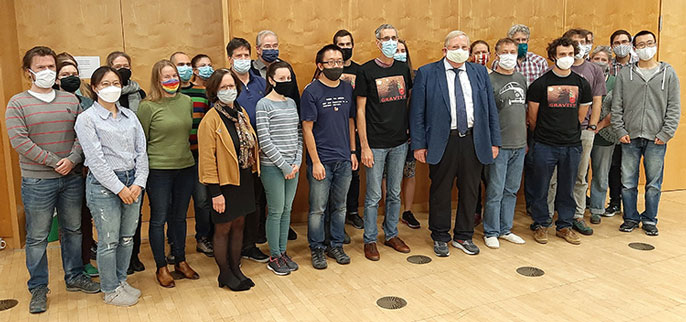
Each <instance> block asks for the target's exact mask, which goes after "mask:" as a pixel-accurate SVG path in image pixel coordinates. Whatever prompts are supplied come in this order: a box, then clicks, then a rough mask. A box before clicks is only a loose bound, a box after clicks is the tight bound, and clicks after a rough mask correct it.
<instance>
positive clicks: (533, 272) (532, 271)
mask: <svg viewBox="0 0 686 322" xmlns="http://www.w3.org/2000/svg"><path fill="white" fill-rule="evenodd" d="M517 273H519V274H520V275H524V276H528V277H539V276H543V274H545V272H544V271H543V270H542V269H540V268H538V267H532V266H522V267H520V268H517Z"/></svg>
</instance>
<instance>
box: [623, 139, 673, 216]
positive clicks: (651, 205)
mask: <svg viewBox="0 0 686 322" xmlns="http://www.w3.org/2000/svg"><path fill="white" fill-rule="evenodd" d="M666 151H667V145H666V144H663V145H657V144H655V142H653V141H651V140H646V139H643V138H638V139H631V143H629V144H622V203H624V221H633V222H639V221H641V222H643V223H644V224H646V223H648V224H654V225H656V224H657V207H658V204H659V203H660V195H661V193H662V192H661V189H662V172H663V170H664V165H665V152H666ZM641 156H643V167H645V171H646V186H645V187H646V189H645V190H646V191H645V211H644V212H643V213H641V214H639V213H638V209H637V205H636V203H637V200H638V175H639V163H640V161H641Z"/></svg>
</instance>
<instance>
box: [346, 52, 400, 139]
mask: <svg viewBox="0 0 686 322" xmlns="http://www.w3.org/2000/svg"><path fill="white" fill-rule="evenodd" d="M411 88H412V79H411V77H410V68H409V67H407V64H406V63H403V62H400V61H397V60H395V61H393V65H391V66H390V67H387V68H383V67H381V66H379V65H378V64H377V63H376V62H375V61H374V60H373V59H372V60H370V61H368V62H366V63H365V64H364V65H362V66H360V70H359V73H358V74H357V79H356V81H355V96H365V97H367V105H366V106H365V110H366V113H365V118H366V121H367V142H368V143H369V147H371V148H376V149H386V148H392V147H396V146H398V145H400V144H402V143H405V142H407V139H408V135H407V129H408V120H407V119H408V117H407V116H408V115H407V111H408V106H407V102H408V98H409V91H410V89H411Z"/></svg>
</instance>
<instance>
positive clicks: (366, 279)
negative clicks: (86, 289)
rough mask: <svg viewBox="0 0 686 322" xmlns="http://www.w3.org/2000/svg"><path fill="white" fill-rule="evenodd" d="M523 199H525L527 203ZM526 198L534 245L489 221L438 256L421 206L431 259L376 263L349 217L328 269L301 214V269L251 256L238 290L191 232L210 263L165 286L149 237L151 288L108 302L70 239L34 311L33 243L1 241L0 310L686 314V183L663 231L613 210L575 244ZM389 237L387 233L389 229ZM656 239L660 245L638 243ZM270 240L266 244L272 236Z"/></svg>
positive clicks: (422, 246) (146, 279) (414, 243)
mask: <svg viewBox="0 0 686 322" xmlns="http://www.w3.org/2000/svg"><path fill="white" fill-rule="evenodd" d="M520 208H521V206H520ZM520 208H518V211H517V214H516V219H515V227H514V232H515V233H517V234H519V235H520V236H522V237H524V239H526V242H527V243H526V245H513V244H510V243H508V242H505V241H502V242H501V248H500V249H497V250H492V249H487V248H486V247H485V246H484V244H483V229H482V227H478V228H477V232H476V233H475V236H474V241H475V243H476V244H477V245H478V246H479V247H480V248H481V254H479V255H478V256H467V255H465V254H464V253H462V252H461V251H459V250H457V249H455V248H452V247H451V255H450V257H448V258H437V257H435V256H434V255H433V251H432V242H431V239H430V236H429V232H428V230H427V229H426V217H427V214H425V213H423V214H419V218H420V220H421V222H422V228H421V229H420V230H411V229H409V228H407V226H404V225H402V227H401V228H400V236H401V237H402V238H403V239H404V240H405V241H406V242H407V243H408V244H409V245H410V247H411V248H412V253H411V254H410V255H416V254H422V255H428V256H430V257H431V258H432V259H433V261H432V262H431V263H428V264H424V265H416V264H411V263H409V262H407V260H406V258H407V256H408V255H406V254H400V253H396V252H394V251H392V250H390V249H389V248H388V247H385V246H380V252H381V260H380V261H379V262H371V261H368V260H366V259H365V258H364V254H363V252H362V231H361V230H356V229H353V228H351V227H350V226H346V227H347V228H346V229H347V231H348V232H349V233H351V235H352V238H353V243H352V245H350V246H347V247H346V251H347V252H348V254H350V255H351V257H352V263H351V264H350V265H347V266H341V265H337V264H336V263H335V262H333V261H331V260H329V268H328V269H326V270H323V271H315V270H314V269H313V268H312V266H311V264H310V255H309V250H308V248H307V242H306V235H305V234H306V229H307V227H306V225H305V224H299V225H295V228H296V230H297V231H298V233H299V234H300V235H299V237H298V240H296V241H295V242H292V243H290V244H289V253H290V254H291V255H292V256H293V257H294V259H295V260H296V261H297V262H298V263H299V264H300V270H298V271H297V272H294V273H293V274H291V275H290V276H286V277H279V276H276V275H274V274H273V273H271V272H270V271H268V270H267V269H266V268H265V264H258V263H255V262H251V261H247V260H245V261H244V262H243V270H244V271H245V273H246V275H248V276H250V277H252V279H253V280H254V281H255V283H256V284H257V286H256V287H254V288H253V289H252V290H250V291H248V292H242V293H234V292H231V291H229V290H227V289H220V288H218V287H217V281H216V276H217V268H216V266H215V263H214V260H213V259H211V258H208V257H205V256H204V255H202V254H199V253H196V252H195V241H194V240H193V238H189V239H188V242H187V245H188V247H187V248H188V249H189V251H188V256H187V257H188V261H189V263H190V264H191V265H192V266H193V267H194V268H195V269H196V270H197V271H198V272H199V274H200V276H201V277H200V279H199V280H196V281H190V280H180V281H177V284H176V285H177V286H176V288H173V289H164V288H162V287H159V286H158V285H157V284H156V282H155V279H154V263H153V260H152V254H151V251H150V247H149V245H148V244H147V243H145V244H144V245H143V247H142V251H141V253H142V254H141V255H142V260H143V262H144V263H145V264H146V266H147V267H148V269H147V270H145V271H144V272H142V273H136V274H135V275H133V276H130V277H129V282H130V283H131V284H132V285H134V286H136V287H138V288H140V289H141V290H142V291H143V296H142V297H141V299H140V301H139V302H138V304H137V305H135V306H133V307H130V308H117V307H113V306H109V305H105V304H103V302H102V295H101V294H98V295H87V294H83V293H69V292H66V290H65V287H64V282H63V275H62V274H63V273H62V268H61V262H60V260H59V256H60V255H59V248H58V247H57V246H53V245H56V244H51V246H50V248H49V263H50V272H51V275H50V288H51V290H52V291H51V293H50V294H49V296H48V298H49V301H48V304H49V308H48V311H47V312H46V313H43V314H41V315H33V316H32V315H29V314H28V303H29V299H30V294H29V293H28V292H27V291H26V280H27V278H28V273H27V271H26V267H25V264H24V260H25V256H24V252H23V251H22V250H5V251H1V252H0V299H5V298H14V299H17V300H18V301H19V305H17V306H16V307H14V308H12V309H10V310H7V311H2V312H0V321H13V322H14V321H25V320H41V321H251V322H254V321H272V320H277V321H296V320H310V321H313V320H316V321H454V320H482V321H486V320H487V321H564V320H569V321H571V320H576V321H601V320H603V321H627V320H643V321H678V320H681V321H683V320H685V319H686V291H685V289H686V274H685V271H686V247H684V242H685V241H686V225H684V217H683V212H684V211H683V210H684V209H685V208H686V192H669V193H663V194H662V201H661V204H660V216H659V218H660V223H659V225H658V226H659V228H660V236H659V237H648V236H646V235H645V234H644V233H643V232H642V231H640V230H638V231H634V232H632V233H621V232H619V231H618V230H617V228H618V227H619V225H620V223H621V218H620V217H613V218H603V222H602V224H600V225H594V226H593V228H594V229H595V234H594V235H593V236H591V237H582V244H581V245H580V246H573V245H571V244H568V243H566V242H564V241H563V240H561V239H559V238H557V237H554V236H551V241H550V242H549V243H548V244H547V245H539V244H537V243H536V242H534V241H533V239H532V237H531V232H530V231H529V229H528V225H529V223H530V220H529V219H528V218H527V217H526V215H525V214H524V213H523V212H522V209H520ZM380 238H382V237H381V236H380ZM631 242H647V243H650V244H652V245H654V246H655V250H653V251H639V250H634V249H631V248H629V247H628V246H627V245H628V244H629V243H631ZM262 249H263V250H265V251H266V245H262ZM520 266H536V267H539V268H541V269H543V270H544V271H545V275H544V276H542V277H535V278H534V277H524V276H521V275H519V274H517V273H516V272H515V270H516V268H518V267H520ZM383 296H399V297H402V298H404V299H405V300H407V303H408V304H407V306H406V307H404V308H402V309H398V310H386V309H381V308H379V307H378V306H377V305H376V300H377V299H378V298H380V297H383Z"/></svg>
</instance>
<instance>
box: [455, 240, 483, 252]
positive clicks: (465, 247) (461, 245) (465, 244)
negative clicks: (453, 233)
mask: <svg viewBox="0 0 686 322" xmlns="http://www.w3.org/2000/svg"><path fill="white" fill-rule="evenodd" d="M453 247H455V248H457V249H460V250H462V251H463V252H464V253H465V254H467V255H476V254H478V253H479V247H477V246H476V245H474V242H472V241H471V240H460V239H453Z"/></svg>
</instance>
